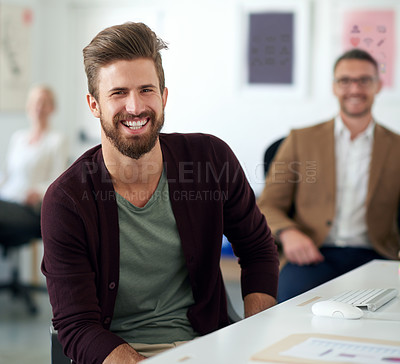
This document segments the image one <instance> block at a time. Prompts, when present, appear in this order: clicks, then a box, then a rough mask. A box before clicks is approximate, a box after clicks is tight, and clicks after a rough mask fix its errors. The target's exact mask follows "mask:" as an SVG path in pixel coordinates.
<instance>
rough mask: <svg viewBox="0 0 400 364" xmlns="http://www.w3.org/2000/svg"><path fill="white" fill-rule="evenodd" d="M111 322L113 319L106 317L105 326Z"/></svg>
mask: <svg viewBox="0 0 400 364" xmlns="http://www.w3.org/2000/svg"><path fill="white" fill-rule="evenodd" d="M110 322H111V317H106V318H105V319H104V325H108V324H109V323H110Z"/></svg>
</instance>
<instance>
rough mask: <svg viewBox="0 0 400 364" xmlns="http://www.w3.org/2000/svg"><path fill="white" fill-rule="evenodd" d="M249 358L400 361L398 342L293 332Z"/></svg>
mask: <svg viewBox="0 0 400 364" xmlns="http://www.w3.org/2000/svg"><path fill="white" fill-rule="evenodd" d="M251 359H253V360H257V361H274V362H284V363H296V364H302V363H326V364H328V363H361V364H372V363H373V364H379V363H382V364H383V363H385V364H390V363H400V342H397V341H387V340H373V339H364V338H353V337H343V336H336V335H323V334H295V335H290V336H288V337H287V338H285V339H283V340H281V341H279V342H278V343H276V344H274V345H271V346H270V347H268V348H266V349H264V350H263V351H261V352H259V353H257V354H255V355H254V356H253V357H252V358H251Z"/></svg>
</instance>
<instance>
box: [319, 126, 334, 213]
mask: <svg viewBox="0 0 400 364" xmlns="http://www.w3.org/2000/svg"><path fill="white" fill-rule="evenodd" d="M334 125H335V123H334V120H331V121H329V122H328V123H326V124H325V125H324V128H323V129H321V133H320V135H319V137H318V139H317V143H318V148H319V150H325V151H326V153H320V165H321V166H324V168H323V173H321V175H320V178H321V180H322V181H323V184H324V186H325V187H326V191H327V192H328V195H327V197H328V200H329V201H332V208H333V209H334V208H335V199H336V155H335V136H334Z"/></svg>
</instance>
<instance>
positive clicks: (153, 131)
mask: <svg viewBox="0 0 400 364" xmlns="http://www.w3.org/2000/svg"><path fill="white" fill-rule="evenodd" d="M133 117H138V118H149V121H148V122H147V123H148V124H150V125H149V131H148V132H147V133H146V134H145V135H136V136H135V135H132V136H131V137H130V138H129V139H127V138H123V137H122V136H121V133H120V132H119V128H120V127H121V125H120V120H131V119H132V118H133ZM100 123H101V126H102V128H103V131H104V134H105V135H106V137H107V139H108V140H109V141H110V142H111V143H112V144H113V145H114V146H115V147H116V148H117V149H118V151H119V152H120V153H122V154H123V155H126V156H127V157H130V158H133V159H139V158H140V157H142V156H143V155H144V154H146V153H148V152H150V151H151V150H152V149H153V148H154V146H155V145H156V142H157V139H158V136H159V134H160V131H161V129H162V127H163V125H164V110H163V111H162V113H161V115H160V117H159V118H158V119H156V114H155V112H154V111H152V110H149V111H145V112H143V113H141V114H139V115H131V114H124V113H119V114H117V115H115V117H114V118H113V123H112V126H109V125H107V123H106V122H104V120H103V118H102V115H101V114H100Z"/></svg>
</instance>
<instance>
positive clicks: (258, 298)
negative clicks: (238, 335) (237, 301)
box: [244, 292, 276, 317]
mask: <svg viewBox="0 0 400 364" xmlns="http://www.w3.org/2000/svg"><path fill="white" fill-rule="evenodd" d="M275 304H276V300H275V298H274V297H272V296H270V295H268V294H266V293H258V292H255V293H249V294H248V295H247V296H245V298H244V317H250V316H253V315H255V314H256V313H259V312H261V311H264V310H266V309H267V308H270V307H272V306H274V305H275Z"/></svg>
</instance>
